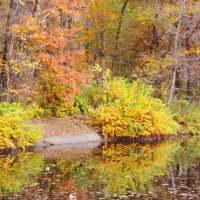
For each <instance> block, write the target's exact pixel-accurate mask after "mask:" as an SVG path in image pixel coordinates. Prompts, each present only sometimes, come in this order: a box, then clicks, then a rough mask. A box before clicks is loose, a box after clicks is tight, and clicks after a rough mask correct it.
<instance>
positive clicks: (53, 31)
mask: <svg viewBox="0 0 200 200" xmlns="http://www.w3.org/2000/svg"><path fill="white" fill-rule="evenodd" d="M83 6H84V2H81V1H76V0H73V1H63V0H54V1H52V0H51V1H48V3H46V2H45V1H42V2H41V5H40V11H38V13H37V15H36V16H35V17H33V16H24V17H23V18H22V20H21V23H19V24H18V25H14V26H13V32H14V34H15V44H16V45H17V46H18V47H19V52H21V55H24V54H26V59H27V60H29V62H30V63H31V68H34V71H35V72H34V74H35V78H37V79H38V77H39V82H38V83H39V84H37V88H38V89H39V92H40V95H41V99H42V101H43V102H44V104H55V103H57V104H60V103H63V102H67V103H68V104H70V103H72V99H73V96H74V95H75V94H77V93H79V92H80V89H79V87H80V85H82V84H84V82H85V79H86V75H85V74H84V73H83V71H84V65H83V64H81V59H80V58H81V56H82V54H83V50H82V49H81V47H80V46H81V45H80V44H79V43H78V42H76V41H75V38H77V36H78V34H79V32H80V31H81V29H82V27H81V23H80V13H81V9H82V7H83Z"/></svg>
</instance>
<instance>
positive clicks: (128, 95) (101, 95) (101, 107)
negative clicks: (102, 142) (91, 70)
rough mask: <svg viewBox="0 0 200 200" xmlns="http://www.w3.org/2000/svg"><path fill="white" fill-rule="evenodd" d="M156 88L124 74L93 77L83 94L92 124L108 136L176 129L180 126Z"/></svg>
mask: <svg viewBox="0 0 200 200" xmlns="http://www.w3.org/2000/svg"><path fill="white" fill-rule="evenodd" d="M151 93H152V89H151V87H149V86H146V85H143V84H140V83H138V82H134V83H129V82H127V80H126V79H123V78H113V79H111V78H109V79H104V80H103V81H102V84H98V83H97V82H95V81H92V82H91V83H90V84H89V85H88V86H87V87H86V88H85V90H84V92H83V94H82V95H81V96H80V97H79V104H80V103H81V100H82V102H83V104H82V105H79V106H82V108H83V110H84V112H85V113H88V115H89V118H90V120H91V124H92V125H93V126H95V127H97V128H98V129H99V130H100V131H101V133H102V134H103V135H104V136H105V137H116V136H118V137H121V136H128V137H138V136H143V135H144V136H147V135H161V134H170V133H175V132H176V131H177V130H178V128H179V126H178V124H177V123H175V121H174V120H173V118H172V116H171V113H170V111H169V110H168V108H167V107H166V106H165V105H164V104H163V103H162V102H161V101H160V100H159V99H155V98H153V97H152V96H151Z"/></svg>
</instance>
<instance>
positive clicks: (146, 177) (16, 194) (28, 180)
mask: <svg viewBox="0 0 200 200" xmlns="http://www.w3.org/2000/svg"><path fill="white" fill-rule="evenodd" d="M0 199H17V200H18V199H19V200H21V199H27V200H40V199H41V200H44V199H56V200H68V199H69V200H75V199H76V200H90V199H94V200H98V199H99V200H100V199H101V200H103V199H113V200H115V199H145V200H146V199H147V200H148V199H149V200H150V199H151V200H152V199H155V200H157V199H160V200H161V199H163V200H168V199H170V200H171V199H174V200H176V199H177V200H179V199H180V200H185V199H187V200H195V199H200V137H187V138H181V139H176V140H174V139H173V140H168V141H163V142H160V143H156V144H155V143H154V144H136V143H132V144H121V143H117V144H116V143H107V144H101V145H99V146H97V147H95V145H94V146H92V145H91V146H84V147H79V148H78V147H77V148H59V149H45V150H41V151H35V152H18V153H15V154H10V155H0Z"/></svg>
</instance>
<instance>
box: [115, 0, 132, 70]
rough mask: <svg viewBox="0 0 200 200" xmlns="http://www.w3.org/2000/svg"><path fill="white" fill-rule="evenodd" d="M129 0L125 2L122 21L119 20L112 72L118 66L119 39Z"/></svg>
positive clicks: (121, 16)
mask: <svg viewBox="0 0 200 200" xmlns="http://www.w3.org/2000/svg"><path fill="white" fill-rule="evenodd" d="M128 2H129V0H126V1H125V2H124V5H123V7H122V10H121V15H120V19H119V24H118V29H117V33H116V37H115V41H116V42H115V47H114V54H113V62H112V69H111V70H112V71H113V70H114V66H115V64H116V58H117V54H118V52H117V51H118V46H119V37H120V32H121V28H122V21H123V18H124V12H125V10H126V6H127V4H128Z"/></svg>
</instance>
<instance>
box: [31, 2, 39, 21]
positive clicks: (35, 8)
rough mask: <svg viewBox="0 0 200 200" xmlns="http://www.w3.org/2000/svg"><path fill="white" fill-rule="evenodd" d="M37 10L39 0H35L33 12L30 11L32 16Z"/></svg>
mask: <svg viewBox="0 0 200 200" xmlns="http://www.w3.org/2000/svg"><path fill="white" fill-rule="evenodd" d="M38 10H39V0H35V4H34V8H33V12H32V16H33V17H36V14H37V12H38Z"/></svg>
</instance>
